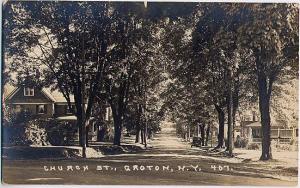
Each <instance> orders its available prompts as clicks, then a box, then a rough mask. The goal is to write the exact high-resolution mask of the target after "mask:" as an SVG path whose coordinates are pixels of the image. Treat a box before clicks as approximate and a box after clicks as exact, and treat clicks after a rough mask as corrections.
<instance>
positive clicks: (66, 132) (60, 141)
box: [44, 119, 77, 146]
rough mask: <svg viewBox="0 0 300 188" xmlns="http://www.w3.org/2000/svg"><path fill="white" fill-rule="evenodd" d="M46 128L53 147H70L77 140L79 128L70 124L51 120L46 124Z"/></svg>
mask: <svg viewBox="0 0 300 188" xmlns="http://www.w3.org/2000/svg"><path fill="white" fill-rule="evenodd" d="M44 127H45V128H46V131H47V134H48V139H49V142H50V143H51V144H52V145H55V146H60V145H70V144H71V142H73V141H74V140H75V139H76V133H77V128H76V126H73V125H72V124H71V123H69V122H65V121H57V120H54V119H51V120H49V121H45V122H44Z"/></svg>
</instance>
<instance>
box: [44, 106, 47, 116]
mask: <svg viewBox="0 0 300 188" xmlns="http://www.w3.org/2000/svg"><path fill="white" fill-rule="evenodd" d="M44 110H45V112H44V113H45V114H47V105H46V104H44Z"/></svg>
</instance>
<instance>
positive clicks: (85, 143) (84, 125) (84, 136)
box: [81, 123, 87, 158]
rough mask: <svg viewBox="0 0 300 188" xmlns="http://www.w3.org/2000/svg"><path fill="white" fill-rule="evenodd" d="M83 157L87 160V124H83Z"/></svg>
mask: <svg viewBox="0 0 300 188" xmlns="http://www.w3.org/2000/svg"><path fill="white" fill-rule="evenodd" d="M81 126H82V157H83V158H86V147H87V142H86V140H87V138H86V132H87V131H86V124H85V123H82V124H81Z"/></svg>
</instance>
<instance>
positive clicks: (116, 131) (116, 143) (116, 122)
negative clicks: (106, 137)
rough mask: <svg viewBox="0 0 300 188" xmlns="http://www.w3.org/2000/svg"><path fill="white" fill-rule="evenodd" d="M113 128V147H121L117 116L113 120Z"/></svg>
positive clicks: (120, 123) (120, 124) (118, 118)
mask: <svg viewBox="0 0 300 188" xmlns="http://www.w3.org/2000/svg"><path fill="white" fill-rule="evenodd" d="M114 127H115V134H114V145H117V146H120V145H121V133H122V121H121V117H119V116H117V117H116V118H114Z"/></svg>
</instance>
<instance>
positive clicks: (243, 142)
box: [234, 136, 248, 148]
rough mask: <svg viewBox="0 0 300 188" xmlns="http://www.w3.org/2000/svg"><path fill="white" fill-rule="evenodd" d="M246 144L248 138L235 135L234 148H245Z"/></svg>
mask: <svg viewBox="0 0 300 188" xmlns="http://www.w3.org/2000/svg"><path fill="white" fill-rule="evenodd" d="M247 145H248V140H247V139H246V138H241V137H240V136H237V137H236V140H235V142H234V147H236V148H245V147H247Z"/></svg>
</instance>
